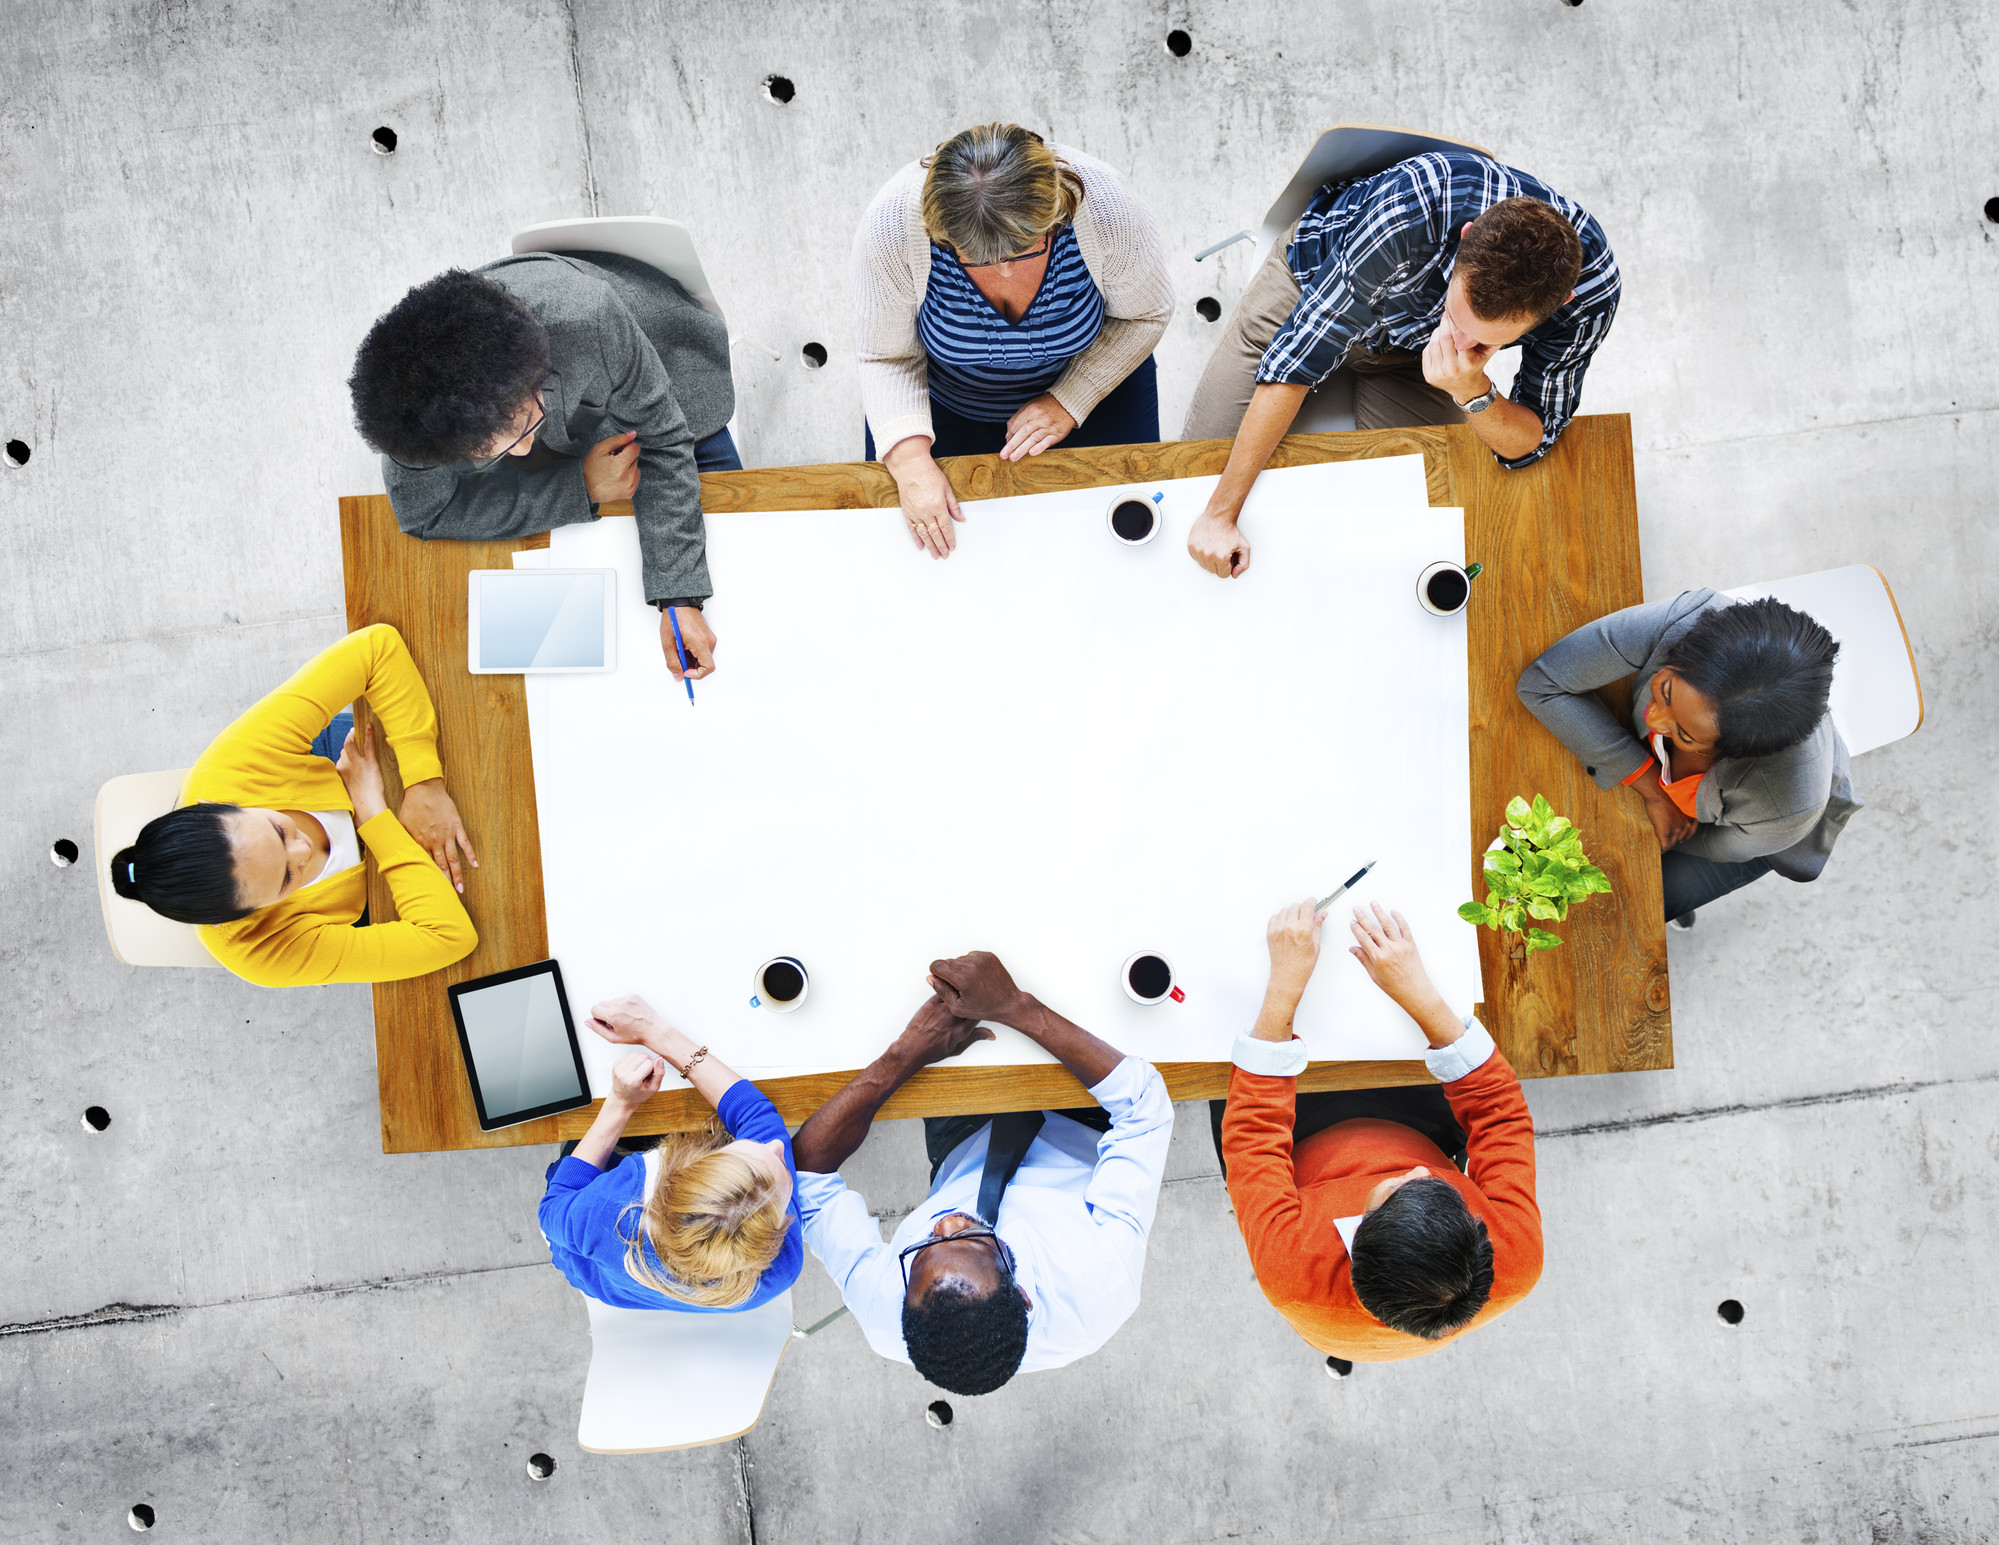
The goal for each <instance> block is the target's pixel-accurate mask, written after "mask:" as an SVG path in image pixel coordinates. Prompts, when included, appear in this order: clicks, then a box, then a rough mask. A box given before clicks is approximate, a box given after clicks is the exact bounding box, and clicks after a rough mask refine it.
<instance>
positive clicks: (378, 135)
mask: <svg viewBox="0 0 1999 1545" xmlns="http://www.w3.org/2000/svg"><path fill="white" fill-rule="evenodd" d="M368 138H369V139H370V140H372V141H373V142H374V145H375V154H376V155H378V156H392V155H394V154H395V153H396V131H395V130H394V129H392V128H390V127H389V126H388V125H387V124H383V125H382V127H381V128H379V129H377V130H376V131H375V132H374V133H373V134H370V135H369V136H368Z"/></svg>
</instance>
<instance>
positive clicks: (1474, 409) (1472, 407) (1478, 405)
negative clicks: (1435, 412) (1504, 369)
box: [1458, 380, 1499, 413]
mask: <svg viewBox="0 0 1999 1545" xmlns="http://www.w3.org/2000/svg"><path fill="white" fill-rule="evenodd" d="M1498 396H1499V388H1498V387H1496V386H1494V385H1493V384H1492V382H1491V381H1490V380H1488V381H1487V382H1486V383H1485V391H1484V392H1483V393H1482V394H1481V395H1479V396H1477V397H1474V398H1472V400H1471V401H1470V402H1461V403H1459V404H1458V411H1459V412H1460V413H1483V412H1484V411H1485V410H1486V409H1487V408H1489V407H1491V406H1492V404H1493V400H1494V399H1495V398H1497V397H1498Z"/></svg>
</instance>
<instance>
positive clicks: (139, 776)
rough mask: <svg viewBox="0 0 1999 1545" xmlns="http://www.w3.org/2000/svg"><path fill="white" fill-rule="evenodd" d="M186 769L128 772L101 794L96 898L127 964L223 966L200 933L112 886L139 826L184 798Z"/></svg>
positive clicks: (96, 837) (96, 839)
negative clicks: (119, 857)
mask: <svg viewBox="0 0 1999 1545" xmlns="http://www.w3.org/2000/svg"><path fill="white" fill-rule="evenodd" d="M186 778H187V769H186V768H185V767H178V768H174V769H173V770H171V771H169V772H151V773H128V774H126V775H125V776H124V777H122V778H113V779H112V780H111V781H110V782H109V783H107V784H105V785H104V787H103V788H101V789H99V790H98V791H97V816H96V820H95V821H94V823H93V833H92V841H93V845H94V846H95V848H96V853H95V855H94V856H95V858H96V862H97V899H98V902H99V903H100V904H101V905H102V907H103V908H104V932H105V934H106V935H107V936H108V937H109V938H110V940H111V953H112V954H113V955H115V956H117V957H118V958H119V959H120V960H122V961H124V962H125V964H126V965H128V966H219V965H220V964H221V962H220V961H219V960H217V959H216V958H215V957H214V956H213V955H211V954H209V953H208V946H207V945H205V944H203V943H202V942H201V930H200V929H198V928H196V927H194V926H193V925H192V924H189V923H176V922H173V921H171V920H170V919H168V918H164V917H161V916H160V914H159V913H157V912H155V911H154V910H153V909H152V908H151V907H149V906H147V905H146V904H145V903H144V902H139V901H128V900H126V899H125V898H124V897H123V896H121V895H119V894H118V893H117V892H116V891H114V890H113V889H112V888H111V855H112V854H114V853H116V852H117V851H118V850H119V849H120V848H122V847H127V846H129V845H130V844H131V843H132V842H133V841H134V840H136V839H137V837H138V835H139V828H140V827H142V826H144V825H145V824H146V823H147V822H148V821H150V820H152V818H153V817H154V816H156V815H165V814H166V813H167V812H168V811H169V810H171V809H173V807H174V804H175V802H176V801H177V800H178V799H179V798H180V787H181V784H182V783H183V782H184V781H185V780H186Z"/></svg>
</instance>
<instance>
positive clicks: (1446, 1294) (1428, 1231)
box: [1353, 1178, 1492, 1341]
mask: <svg viewBox="0 0 1999 1545" xmlns="http://www.w3.org/2000/svg"><path fill="white" fill-rule="evenodd" d="M1353 1290H1354V1295H1355V1296H1356V1297H1357V1298H1359V1299H1360V1306H1361V1307H1362V1308H1363V1309H1365V1310H1366V1311H1367V1312H1368V1313H1369V1314H1371V1315H1373V1316H1374V1317H1375V1318H1376V1319H1377V1320H1379V1321H1381V1323H1382V1324H1384V1325H1386V1326H1387V1327H1388V1328H1389V1329H1390V1330H1399V1331H1401V1332H1403V1333H1404V1334H1405V1335H1410V1336H1421V1337H1422V1338H1423V1339H1424V1340H1425V1341H1441V1340H1442V1339H1443V1338H1444V1337H1446V1336H1448V1335H1449V1334H1450V1333H1451V1332H1452V1331H1454V1330H1462V1329H1464V1327H1465V1326H1467V1325H1469V1324H1470V1323H1471V1322H1472V1321H1473V1320H1474V1319H1475V1318H1477V1316H1478V1312H1479V1310H1481V1309H1483V1308H1484V1307H1485V1305H1486V1300H1487V1299H1489V1298H1491V1297H1492V1240H1491V1238H1490V1236H1488V1235H1487V1233H1486V1231H1485V1220H1484V1219H1482V1218H1475V1217H1473V1216H1472V1211H1471V1209H1470V1208H1469V1207H1467V1206H1465V1199H1464V1198H1463V1197H1462V1196H1460V1195H1458V1191H1457V1187H1455V1186H1453V1185H1451V1184H1450V1182H1448V1181H1444V1180H1437V1179H1434V1178H1419V1179H1416V1180H1410V1181H1405V1182H1404V1183H1403V1184H1402V1185H1400V1186H1398V1187H1396V1189H1395V1192H1394V1194H1393V1195H1391V1196H1390V1197H1389V1198H1388V1200H1387V1201H1385V1202H1383V1203H1382V1204H1381V1205H1380V1206H1379V1207H1377V1208H1375V1209H1374V1211H1373V1212H1371V1213H1369V1214H1368V1215H1367V1216H1366V1217H1365V1218H1363V1219H1362V1220H1361V1225H1360V1227H1359V1228H1358V1229H1356V1230H1355V1231H1354V1236H1353Z"/></svg>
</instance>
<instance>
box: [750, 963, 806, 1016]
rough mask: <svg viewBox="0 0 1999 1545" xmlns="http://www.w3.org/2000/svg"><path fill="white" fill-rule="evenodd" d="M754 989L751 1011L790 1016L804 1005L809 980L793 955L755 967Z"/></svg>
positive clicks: (751, 998)
mask: <svg viewBox="0 0 1999 1545" xmlns="http://www.w3.org/2000/svg"><path fill="white" fill-rule="evenodd" d="M753 985H754V987H755V989H756V990H755V991H754V992H752V993H751V994H750V1007H751V1008H753V1009H769V1010H770V1011H771V1012H772V1013H773V1014H789V1013H790V1012H791V1011H792V1010H793V1009H795V1008H797V1007H798V1005H799V1004H801V1003H803V1002H804V1001H805V994H806V993H807V991H809V990H810V988H811V986H812V978H811V977H810V976H808V975H807V974H806V970H805V967H804V965H803V964H801V963H800V961H799V960H798V958H797V957H796V956H795V955H779V956H778V957H777V958H776V959H774V960H766V961H765V962H764V963H763V964H762V965H760V966H758V967H757V974H756V979H755V982H754V984H753Z"/></svg>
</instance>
